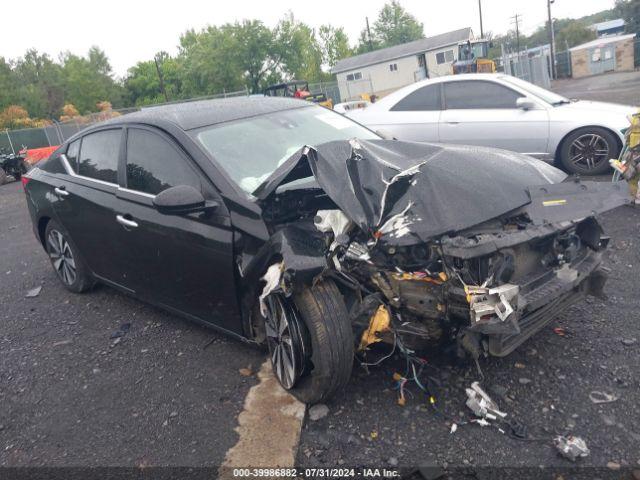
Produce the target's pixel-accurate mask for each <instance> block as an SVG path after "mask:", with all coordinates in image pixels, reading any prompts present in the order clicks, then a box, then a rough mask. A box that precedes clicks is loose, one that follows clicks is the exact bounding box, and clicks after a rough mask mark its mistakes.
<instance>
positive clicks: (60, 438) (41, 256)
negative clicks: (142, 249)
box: [0, 182, 264, 477]
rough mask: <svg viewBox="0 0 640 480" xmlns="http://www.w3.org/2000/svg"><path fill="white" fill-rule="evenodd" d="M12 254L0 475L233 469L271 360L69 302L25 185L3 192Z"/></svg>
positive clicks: (2, 298)
mask: <svg viewBox="0 0 640 480" xmlns="http://www.w3.org/2000/svg"><path fill="white" fill-rule="evenodd" d="M0 252H2V253H1V256H0V305H1V308H0V466H5V467H6V466H27V465H28V466H146V465H155V466H166V465H169V466H217V465H219V464H220V463H221V462H222V460H223V459H224V455H225V453H226V451H227V450H228V449H229V448H231V447H232V446H233V445H234V444H235V443H236V441H237V434H236V433H235V431H234V428H235V427H236V425H237V420H236V418H237V416H238V414H239V413H240V411H241V410H242V407H243V402H244V399H245V397H246V395H247V392H248V390H249V388H250V387H251V386H252V385H254V384H255V383H257V380H256V378H255V377H254V376H253V375H249V376H244V375H242V374H240V373H239V371H240V369H247V368H248V369H249V370H251V371H252V372H255V371H257V370H258V368H259V366H260V364H261V363H262V361H263V358H264V354H263V353H261V352H260V351H258V350H255V349H253V348H251V347H248V346H245V345H243V344H241V343H239V342H237V341H234V340H230V339H228V338H225V337H224V336H221V335H219V334H218V333H216V332H214V331H212V330H209V329H207V328H204V327H201V326H198V325H196V324H193V323H191V322H188V321H185V320H182V319H180V318H177V317H175V316H172V315H170V314H167V313H165V312H163V311H161V310H158V309H156V308H154V307H151V306H148V305H146V304H144V303H141V302H139V301H137V300H135V299H133V298H129V297H127V296H125V295H122V294H120V293H118V292H116V291H115V290H113V289H111V288H107V287H97V288H96V289H95V290H93V291H91V292H89V293H86V294H81V295H78V294H72V293H69V292H68V291H66V290H65V289H64V288H63V287H62V285H61V284H60V283H59V281H58V280H57V278H56V276H55V274H54V272H53V270H52V269H51V266H50V264H49V261H48V259H47V256H46V255H45V253H44V251H43V249H42V247H41V246H40V244H39V243H38V241H37V240H36V238H35V236H34V235H33V232H32V230H31V221H30V219H29V217H28V212H27V208H26V202H25V198H24V193H23V191H22V185H21V184H20V183H19V182H15V183H11V184H7V185H3V186H0ZM37 287H41V290H40V293H39V294H38V296H36V297H33V298H25V295H26V294H27V293H28V292H29V291H30V290H31V289H34V288H37ZM125 331H126V333H125ZM118 332H120V333H124V334H123V335H122V336H119V337H118V336H117V335H118V334H119V333H118ZM112 337H115V338H112ZM243 372H245V373H246V371H245V370H243ZM0 477H2V473H0Z"/></svg>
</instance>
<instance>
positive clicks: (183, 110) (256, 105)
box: [105, 96, 312, 130]
mask: <svg viewBox="0 0 640 480" xmlns="http://www.w3.org/2000/svg"><path fill="white" fill-rule="evenodd" d="M310 105H312V104H311V103H310V102H305V101H303V100H300V99H298V98H286V97H263V96H260V97H233V98H220V99H216V100H198V101H193V102H185V103H175V104H169V105H158V106H152V107H145V108H143V109H142V110H140V111H139V112H133V113H129V114H127V115H123V116H122V117H116V118H113V119H111V120H108V121H107V122H105V123H132V122H133V123H136V122H142V123H145V122H151V123H154V122H155V121H158V120H165V121H170V122H173V123H175V124H176V125H178V126H179V127H180V128H182V129H183V130H191V129H193V128H200V127H204V126H208V125H214V124H217V123H225V122H231V121H234V120H240V119H242V118H248V117H254V116H257V115H262V114H266V113H272V112H279V111H282V110H291V109H294V108H299V107H306V106H310Z"/></svg>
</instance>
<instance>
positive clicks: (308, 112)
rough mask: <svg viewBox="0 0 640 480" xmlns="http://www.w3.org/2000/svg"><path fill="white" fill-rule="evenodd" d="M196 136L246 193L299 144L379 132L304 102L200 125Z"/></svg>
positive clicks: (254, 188)
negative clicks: (219, 122)
mask: <svg viewBox="0 0 640 480" xmlns="http://www.w3.org/2000/svg"><path fill="white" fill-rule="evenodd" d="M196 138H197V139H198V141H199V142H200V143H201V144H202V145H203V146H204V148H205V149H207V151H208V152H209V153H210V154H211V155H212V156H213V158H214V159H215V160H216V162H217V163H218V164H219V165H220V166H221V167H222V168H223V169H224V170H225V172H226V173H227V174H228V175H229V176H230V177H231V179H232V180H233V181H234V182H235V183H236V184H237V185H239V186H240V188H241V189H242V190H244V191H245V192H247V193H249V194H251V193H253V192H254V191H255V190H256V189H257V188H258V187H259V186H260V185H261V184H262V183H263V182H264V181H265V180H266V179H267V177H269V175H271V174H272V173H273V171H274V170H275V169H276V168H278V166H280V165H281V164H282V163H284V162H285V161H286V160H287V159H288V158H289V157H291V155H293V154H294V153H295V152H296V151H297V150H299V149H300V148H302V147H303V146H305V145H309V146H316V145H320V144H322V143H325V142H330V141H333V140H349V139H351V138H361V139H365V140H370V139H375V138H380V137H378V136H377V135H376V134H375V133H373V132H372V131H370V130H367V129H366V128H364V127H362V126H360V125H358V124H357V123H355V122H353V121H352V120H349V119H348V118H346V117H343V116H342V115H339V114H337V113H335V112H332V111H331V110H327V109H324V108H321V107H317V106H308V107H306V106H305V107H303V108H296V109H293V110H284V111H281V112H275V113H269V114H266V115H259V116H256V117H251V118H245V119H242V120H238V121H234V122H229V123H224V124H221V125H214V126H211V127H205V128H203V129H200V130H198V131H197V133H196Z"/></svg>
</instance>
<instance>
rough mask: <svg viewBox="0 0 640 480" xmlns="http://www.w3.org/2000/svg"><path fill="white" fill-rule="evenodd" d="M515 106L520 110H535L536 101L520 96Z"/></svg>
mask: <svg viewBox="0 0 640 480" xmlns="http://www.w3.org/2000/svg"><path fill="white" fill-rule="evenodd" d="M516 107H518V108H520V109H522V110H535V108H536V103H535V102H534V101H533V100H531V99H530V98H527V97H520V98H518V99H517V100H516Z"/></svg>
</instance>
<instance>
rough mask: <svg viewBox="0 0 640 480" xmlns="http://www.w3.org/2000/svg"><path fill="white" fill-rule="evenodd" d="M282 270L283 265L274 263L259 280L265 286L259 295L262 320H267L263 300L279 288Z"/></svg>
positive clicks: (265, 305)
mask: <svg viewBox="0 0 640 480" xmlns="http://www.w3.org/2000/svg"><path fill="white" fill-rule="evenodd" d="M283 270H284V263H282V262H280V263H274V264H273V265H271V266H270V267H269V268H268V269H267V273H265V274H264V276H263V277H262V278H261V280H263V281H264V282H265V283H266V285H265V286H264V289H263V290H262V293H261V294H260V313H261V314H262V316H263V317H264V318H267V313H268V312H267V304H266V303H265V301H264V300H265V298H267V296H268V295H269V294H270V293H271V292H272V291H274V290H275V289H276V288H278V287H279V286H280V279H281V278H282V272H283Z"/></svg>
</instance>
